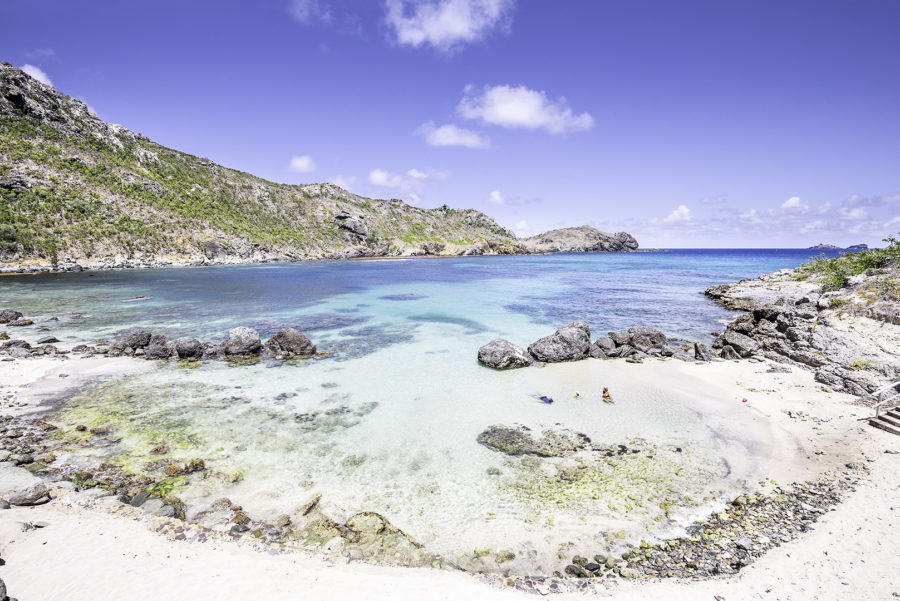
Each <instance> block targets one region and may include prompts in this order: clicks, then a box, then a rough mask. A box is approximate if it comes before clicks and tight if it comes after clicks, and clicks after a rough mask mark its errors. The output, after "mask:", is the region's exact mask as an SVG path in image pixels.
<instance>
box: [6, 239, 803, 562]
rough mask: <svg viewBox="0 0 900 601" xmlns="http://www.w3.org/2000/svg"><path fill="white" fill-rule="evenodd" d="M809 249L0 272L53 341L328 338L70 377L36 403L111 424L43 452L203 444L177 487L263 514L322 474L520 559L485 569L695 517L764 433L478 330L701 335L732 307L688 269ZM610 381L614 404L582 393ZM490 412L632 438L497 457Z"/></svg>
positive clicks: (434, 540) (706, 402) (705, 402)
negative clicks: (78, 379)
mask: <svg viewBox="0 0 900 601" xmlns="http://www.w3.org/2000/svg"><path fill="white" fill-rule="evenodd" d="M810 252H811V251H780V252H776V251H672V252H665V253H635V254H623V255H618V254H608V255H554V256H536V257H474V258H466V259H442V260H406V261H358V262H343V263H306V264H292V265H263V266H241V267H217V268H193V269H173V270H160V271H142V272H141V271H139V272H112V273H98V274H94V275H93V276H92V275H91V274H59V275H48V276H34V277H28V278H25V277H23V278H5V279H4V280H3V281H2V282H0V306H15V307H16V308H18V309H19V310H22V311H23V312H25V313H26V314H28V315H29V316H37V317H38V319H36V321H37V322H38V323H39V324H40V322H43V321H44V320H45V319H48V318H50V317H51V316H59V318H60V321H59V322H54V323H52V324H45V325H49V326H51V327H52V329H53V333H54V334H55V335H56V336H58V337H59V338H61V339H63V341H64V343H70V344H74V343H76V342H80V341H88V340H93V339H95V338H97V337H98V336H104V337H109V338H112V337H114V336H116V335H118V334H121V333H123V332H127V331H131V330H133V329H136V328H138V327H146V328H148V329H152V330H153V331H159V332H163V333H165V334H167V335H170V336H178V335H193V336H196V337H199V338H201V339H208V340H218V339H221V338H222V337H223V336H224V332H225V331H226V330H227V329H228V328H230V327H233V326H236V325H248V326H251V327H255V328H257V329H259V330H260V331H261V332H262V333H263V334H264V335H266V334H271V333H272V332H274V331H275V330H276V329H278V328H279V327H284V326H295V327H299V328H301V329H303V330H304V331H306V332H307V333H308V334H309V335H310V337H311V338H312V339H313V340H314V341H315V342H316V343H317V345H318V346H319V350H320V351H325V352H329V353H331V356H330V357H327V358H321V359H314V360H309V361H302V362H297V363H289V364H284V365H277V364H274V363H265V362H263V363H258V364H256V365H247V366H241V367H233V366H228V365H223V364H206V365H203V366H200V367H184V366H177V365H175V364H167V365H164V366H160V367H158V368H156V369H153V370H151V371H149V372H148V373H143V374H139V375H134V376H130V377H127V378H119V379H112V380H109V381H105V382H102V383H98V384H95V385H93V386H91V387H89V388H87V389H85V390H83V391H81V392H79V393H78V394H76V395H75V397H74V398H72V399H70V401H69V402H68V403H67V404H66V405H65V406H64V407H63V408H62V409H61V410H60V412H59V413H58V414H57V415H56V416H54V420H55V421H56V422H57V423H58V424H59V425H61V426H63V427H64V429H69V430H71V429H72V428H74V426H75V425H76V424H79V423H88V424H94V423H97V424H99V423H103V424H104V425H107V426H109V427H110V428H111V430H112V431H113V432H114V433H115V434H116V436H117V437H121V438H122V440H121V441H120V442H119V443H116V444H113V445H110V446H107V447H102V448H85V449H81V450H79V451H77V452H75V453H74V454H73V455H71V456H69V457H61V458H60V459H62V460H68V461H71V462H74V463H78V462H89V461H90V460H94V459H97V458H103V459H108V458H115V459H117V460H120V461H124V462H125V463H126V464H127V465H131V466H132V467H134V468H135V469H140V467H141V466H142V465H143V464H144V463H146V461H149V460H151V459H157V458H158V457H157V456H151V455H150V449H151V448H152V447H153V446H156V445H157V444H160V443H165V444H166V446H167V447H168V448H169V453H168V455H166V456H167V457H172V458H177V459H188V458H191V457H202V458H204V459H205V460H206V462H207V465H208V467H209V472H210V474H211V477H207V478H204V479H197V481H194V482H192V483H191V485H190V486H188V487H187V488H186V489H182V490H178V491H177V493H178V494H179V496H181V497H182V498H183V499H184V500H185V501H187V502H188V504H189V505H190V506H191V507H194V508H196V509H201V508H203V507H204V506H205V505H208V504H209V503H211V502H212V501H213V500H214V499H216V498H219V497H221V496H229V497H230V498H232V499H233V500H234V501H235V502H237V503H240V504H242V505H243V506H244V507H246V508H247V509H248V510H249V511H250V512H251V513H254V514H259V515H261V516H271V517H273V518H274V516H276V515H279V514H282V513H291V512H293V511H295V510H296V509H297V508H298V507H299V506H301V505H302V504H303V503H304V502H305V501H306V500H307V499H308V498H309V497H310V496H311V495H312V494H313V493H316V492H319V493H322V494H323V507H324V509H325V510H326V512H327V513H329V514H331V515H334V516H335V517H336V518H345V517H347V516H349V515H351V514H353V513H355V512H357V511H361V510H372V511H377V512H379V513H381V514H383V515H385V516H386V517H387V518H388V519H390V520H391V521H392V522H393V523H394V524H395V525H397V526H398V527H400V528H401V529H403V530H404V531H406V532H407V533H409V534H410V535H411V536H413V537H414V538H415V539H416V540H418V541H419V542H422V543H424V544H425V545H426V546H427V547H428V548H429V549H431V550H433V551H435V552H438V553H441V554H444V555H445V556H447V557H449V558H451V559H454V558H456V557H458V556H460V555H466V554H470V555H471V554H472V553H473V552H474V551H475V550H476V549H478V550H481V551H483V550H486V549H491V550H492V551H494V552H496V551H499V550H510V551H513V552H514V553H515V554H516V559H515V560H513V561H512V562H507V563H504V565H503V566H501V567H513V566H514V567H516V568H519V569H521V570H527V571H540V572H546V571H551V570H553V569H558V568H559V567H560V565H559V564H560V561H559V558H558V557H557V554H558V553H561V554H563V555H564V556H565V554H566V553H568V547H567V545H570V544H571V543H576V544H577V545H580V544H583V543H585V542H586V541H593V542H595V543H596V544H597V545H598V546H602V545H605V544H608V541H611V542H612V543H615V541H616V540H618V539H619V537H622V536H627V537H629V538H632V539H633V538H634V537H639V536H640V535H641V533H646V532H647V530H648V526H649V528H650V529H651V531H664V530H666V529H671V528H677V527H678V525H679V524H682V523H684V521H686V520H688V519H690V518H691V517H692V516H695V515H702V514H704V513H705V512H706V511H708V509H709V508H710V507H711V506H714V505H715V503H716V502H717V501H718V500H720V499H721V498H724V497H725V496H727V495H728V494H730V493H731V492H732V491H733V490H735V489H736V488H737V487H739V486H740V484H741V481H742V479H744V478H750V477H756V476H758V475H759V474H758V473H757V470H758V467H759V465H761V464H762V463H763V462H764V460H765V452H764V449H765V447H766V444H767V438H766V436H767V434H766V429H765V427H764V425H762V424H756V425H753V426H751V427H745V424H734V423H732V422H731V421H730V419H729V414H728V413H727V411H725V410H723V409H722V408H720V407H719V406H718V405H717V399H715V398H709V397H708V396H704V395H703V394H698V393H697V392H696V391H692V390H682V389H678V388H676V387H673V386H670V385H668V384H667V382H665V381H664V380H658V379H656V380H653V381H651V379H650V378H647V377H646V375H644V374H646V373H647V372H646V371H644V372H642V371H641V370H642V367H643V366H639V365H625V364H622V363H620V362H608V363H607V362H598V361H594V360H588V361H585V362H582V364H579V365H567V366H548V367H544V368H540V367H535V368H531V369H526V370H517V371H513V372H503V373H500V372H494V371H491V370H488V369H485V368H481V367H479V366H478V365H477V363H476V361H475V353H476V350H477V348H478V347H479V346H480V345H482V344H484V343H485V342H488V341H489V340H491V339H493V338H495V337H498V336H500V337H505V338H508V339H510V340H512V341H514V342H516V343H518V344H520V345H523V346H525V345H527V344H528V343H529V342H531V341H533V340H535V339H536V338H538V337H540V336H543V335H545V334H548V333H551V332H552V331H553V330H554V329H555V328H556V327H558V326H560V325H563V324H564V323H566V322H569V321H573V320H576V319H581V320H584V321H587V322H588V323H589V325H590V326H591V328H592V331H593V332H594V335H595V336H597V335H600V334H603V333H605V332H606V331H608V330H612V329H624V328H626V327H628V326H630V325H638V324H640V325H650V326H655V327H658V328H660V329H662V330H664V331H665V332H666V333H667V334H669V335H670V336H671V335H675V336H681V337H684V338H688V339H693V340H706V341H708V339H709V338H710V337H709V332H710V331H711V330H719V329H721V326H722V324H723V323H724V322H726V321H727V320H728V319H729V318H730V317H731V315H730V313H729V312H727V311H724V310H722V309H721V308H719V307H717V306H716V305H715V304H714V303H712V302H710V301H708V300H707V299H706V298H705V297H704V296H703V295H702V291H703V289H704V288H705V287H706V286H708V285H709V284H713V283H721V282H728V281H734V280H737V279H740V278H742V277H751V276H755V275H758V274H760V273H765V272H769V271H773V270H776V269H780V268H784V267H791V266H796V265H797V264H799V263H801V262H803V261H805V260H806V259H808V257H809V255H810ZM588 364H590V365H588ZM604 386H608V387H609V388H610V390H611V391H612V393H613V396H614V398H615V400H616V403H615V404H614V405H611V406H610V405H604V404H603V403H602V402H601V401H600V392H601V390H602V388H603V387H604ZM575 393H579V395H580V396H579V397H578V398H576V397H575V396H574V395H575ZM538 394H547V395H550V396H552V397H554V398H555V399H556V400H557V402H556V403H554V404H553V405H545V404H543V403H540V402H539V401H537V400H536V399H535V397H534V395H538ZM494 424H505V425H512V424H523V425H526V426H528V427H530V428H532V430H535V431H540V430H541V429H543V428H547V427H553V426H554V424H561V425H562V426H561V427H568V428H571V429H574V430H577V431H579V432H583V433H584V434H587V435H588V436H590V437H591V438H592V439H593V441H594V442H595V443H599V444H603V445H612V446H615V445H619V444H625V445H627V446H628V447H629V448H630V449H638V450H640V451H641V452H640V453H637V454H631V453H629V454H626V455H621V456H619V455H616V456H614V457H612V458H609V457H606V456H605V455H603V454H596V453H595V454H589V455H586V456H575V457H569V458H562V459H537V458H534V457H524V458H523V457H508V456H506V455H503V454H501V453H497V452H495V451H491V450H489V449H487V448H485V447H483V446H481V445H479V444H477V443H476V442H475V438H476V436H477V435H478V433H479V432H481V431H482V430H484V429H485V428H486V427H488V426H490V425H494ZM679 449H680V451H679ZM667 516H668V517H667ZM598 550H599V549H598ZM568 556H571V553H568ZM488 567H490V568H497V567H498V566H496V565H494V564H490V563H489V565H488Z"/></svg>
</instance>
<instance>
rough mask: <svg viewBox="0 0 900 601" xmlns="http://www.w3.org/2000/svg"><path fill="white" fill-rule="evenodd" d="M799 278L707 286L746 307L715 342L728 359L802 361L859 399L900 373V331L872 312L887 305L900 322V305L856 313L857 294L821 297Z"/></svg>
mask: <svg viewBox="0 0 900 601" xmlns="http://www.w3.org/2000/svg"><path fill="white" fill-rule="evenodd" d="M794 275H795V273H794V271H793V270H791V271H786V272H779V273H776V274H770V275H768V276H763V277H762V278H758V279H754V280H744V281H741V282H739V283H738V284H730V285H719V286H711V287H710V288H708V289H707V290H706V294H707V296H709V297H710V298H713V299H715V300H717V301H718V302H719V303H720V304H722V305H723V306H725V307H727V308H729V309H737V310H742V311H745V313H744V314H743V315H741V316H739V317H738V318H736V319H735V320H734V321H732V322H731V323H730V324H728V326H727V327H726V329H725V331H724V332H723V334H722V335H721V336H719V337H718V338H717V339H716V341H715V343H714V345H713V346H715V347H717V348H719V349H721V350H720V351H719V352H720V354H721V355H722V356H723V357H729V358H734V357H746V356H749V355H759V356H763V357H766V358H768V359H771V360H773V361H778V362H781V363H787V364H790V365H795V366H798V367H801V368H805V369H808V370H811V371H813V372H814V373H815V379H816V381H818V382H820V383H822V384H825V385H826V386H828V387H829V388H831V389H832V390H838V391H843V392H847V393H850V394H854V395H856V396H867V395H868V394H869V393H871V392H873V391H875V390H877V389H878V388H880V387H881V386H883V384H884V383H885V381H887V380H888V379H889V378H893V377H894V374H896V373H900V349H898V347H897V346H896V339H897V336H898V335H900V328H898V327H897V326H898V324H897V323H893V321H892V320H891V319H890V315H881V314H880V313H879V314H876V313H873V312H872V307H873V306H875V307H877V306H881V305H888V307H887V309H885V311H886V312H887V313H889V314H893V316H894V319H896V321H898V322H900V318H897V317H896V315H897V303H893V304H890V303H887V302H886V301H883V302H882V303H881V304H879V303H873V305H871V306H868V305H867V306H865V307H864V308H861V309H860V312H861V314H857V313H856V311H857V310H856V308H855V305H853V304H852V303H853V302H854V300H855V299H854V298H853V297H854V296H855V292H854V291H847V292H844V293H843V294H842V293H836V292H835V293H825V294H822V293H820V292H819V291H818V290H817V286H816V285H815V284H813V283H810V282H807V281H803V280H799V281H798V280H796V279H794V278H793V276H794ZM863 285H864V284H863ZM847 307H849V310H848V309H847ZM869 320H872V321H869ZM894 379H896V378H894Z"/></svg>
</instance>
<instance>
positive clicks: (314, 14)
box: [288, 0, 331, 25]
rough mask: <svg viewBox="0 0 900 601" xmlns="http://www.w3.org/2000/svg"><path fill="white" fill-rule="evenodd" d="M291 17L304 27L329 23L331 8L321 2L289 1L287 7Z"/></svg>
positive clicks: (306, 0) (307, 0)
mask: <svg viewBox="0 0 900 601" xmlns="http://www.w3.org/2000/svg"><path fill="white" fill-rule="evenodd" d="M288 11H289V12H290V13H291V16H292V17H294V19H296V20H297V21H298V22H300V23H303V24H304V25H306V24H309V23H314V22H316V21H322V22H325V23H328V22H330V21H331V8H330V7H329V6H328V4H327V3H325V2H322V1H321V0H291V2H290V4H289V5H288Z"/></svg>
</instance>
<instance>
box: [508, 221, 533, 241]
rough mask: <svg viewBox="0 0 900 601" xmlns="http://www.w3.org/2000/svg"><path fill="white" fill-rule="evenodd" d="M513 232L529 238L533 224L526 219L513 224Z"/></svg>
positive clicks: (520, 236)
mask: <svg viewBox="0 0 900 601" xmlns="http://www.w3.org/2000/svg"><path fill="white" fill-rule="evenodd" d="M512 229H513V233H515V235H516V236H518V237H519V238H527V237H528V236H530V235H531V233H532V232H531V226H530V225H528V222H527V221H525V220H524V219H523V220H522V221H519V222H518V223H516V224H515V225H514V226H513V228H512Z"/></svg>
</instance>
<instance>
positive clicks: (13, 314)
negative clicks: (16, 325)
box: [0, 309, 22, 323]
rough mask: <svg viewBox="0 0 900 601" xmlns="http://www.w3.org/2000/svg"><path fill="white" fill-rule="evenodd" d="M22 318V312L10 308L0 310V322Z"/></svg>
mask: <svg viewBox="0 0 900 601" xmlns="http://www.w3.org/2000/svg"><path fill="white" fill-rule="evenodd" d="M20 319H22V314H21V313H19V312H18V311H13V310H12V309H3V310H2V311H0V323H9V322H11V321H19V320H20Z"/></svg>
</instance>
